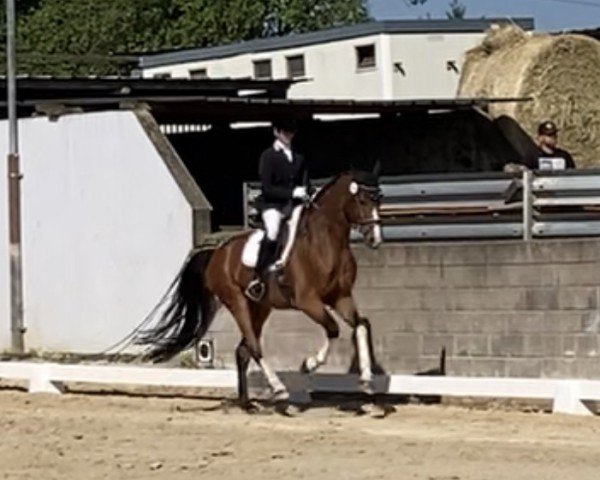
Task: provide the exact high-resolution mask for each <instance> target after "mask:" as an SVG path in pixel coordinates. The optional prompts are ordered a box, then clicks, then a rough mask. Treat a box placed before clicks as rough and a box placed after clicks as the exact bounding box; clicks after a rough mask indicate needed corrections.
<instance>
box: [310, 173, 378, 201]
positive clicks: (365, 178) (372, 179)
mask: <svg viewBox="0 0 600 480" xmlns="http://www.w3.org/2000/svg"><path fill="white" fill-rule="evenodd" d="M344 175H351V176H352V179H353V180H354V181H355V182H357V183H359V184H360V185H364V186H374V187H376V186H377V184H378V181H377V176H376V175H374V174H373V173H371V172H362V171H359V170H347V171H345V172H342V173H338V174H337V175H335V176H334V177H333V178H330V179H329V180H327V182H325V184H324V185H323V186H322V187H321V189H320V190H319V192H318V193H317V194H316V195H315V198H314V199H313V201H314V202H316V201H318V200H320V199H321V197H323V195H325V193H327V191H328V190H329V188H330V187H331V186H332V185H333V184H335V183H336V182H337V181H338V180H339V178H340V177H342V176H344Z"/></svg>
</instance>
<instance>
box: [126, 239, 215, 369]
mask: <svg viewBox="0 0 600 480" xmlns="http://www.w3.org/2000/svg"><path fill="white" fill-rule="evenodd" d="M213 253H214V249H203V250H200V251H198V252H196V253H194V254H192V255H191V256H190V257H189V259H188V260H187V261H186V263H185V265H184V267H183V269H182V270H181V273H180V274H179V278H178V279H176V285H175V290H174V292H173V294H172V296H171V298H170V299H169V301H168V305H167V307H166V309H165V310H164V311H163V312H162V313H161V315H160V318H159V320H158V322H157V323H156V325H155V326H154V327H152V328H150V329H148V330H144V331H142V332H140V333H139V334H138V335H137V337H136V339H135V343H137V344H139V345H149V346H150V349H149V350H148V352H146V354H145V357H146V358H147V359H148V360H152V361H155V362H161V361H165V360H169V359H170V358H172V357H173V356H175V355H176V354H178V353H179V352H181V351H182V350H185V349H186V348H188V347H190V346H191V345H192V344H193V342H194V341H195V340H199V339H200V338H202V337H203V336H204V334H205V333H206V331H207V330H208V328H209V327H210V324H211V323H212V320H213V318H214V316H215V313H216V311H217V307H218V302H217V299H216V297H215V296H214V295H213V294H212V292H210V291H209V290H208V289H207V287H206V279H205V271H206V267H207V266H208V262H209V261H210V259H211V257H212V254H213Z"/></svg>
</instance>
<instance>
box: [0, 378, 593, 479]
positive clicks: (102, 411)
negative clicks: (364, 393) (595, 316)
mask: <svg viewBox="0 0 600 480" xmlns="http://www.w3.org/2000/svg"><path fill="white" fill-rule="evenodd" d="M0 412H1V413H0V432H1V436H0V478H2V479H11V480H12V479H15V480H16V479H19V480H21V479H39V478H44V479H45V480H51V479H79V480H88V479H198V478H208V479H212V478H215V479H217V478H218V479H222V480H225V479H238V478H239V479H242V478H243V479H263V480H270V479H278V480H279V479H282V478H286V479H297V478H298V479H300V478H308V479H311V480H317V479H336V480H337V479H344V480H345V479H349V480H350V479H357V480H358V479H361V480H364V479H379V478H381V479H383V478H385V479H423V480H476V479H477V480H484V479H485V480H509V479H510V480H518V479H527V480H530V479H534V478H540V479H577V480H586V479H590V480H592V479H593V480H597V479H598V478H600V418H599V417H571V416H561V415H550V414H546V413H524V412H519V411H506V409H492V410H489V409H488V410H481V409H475V408H465V407H457V406H448V405H435V406H422V405H421V406H417V405H399V406H395V411H394V412H393V413H391V414H390V415H388V416H387V417H386V418H383V419H376V418H371V417H369V416H357V415H356V414H355V412H352V411H346V410H344V409H340V408H339V405H338V406H337V407H336V406H335V405H329V406H325V407H315V408H311V409H309V410H307V411H304V412H302V413H299V414H298V415H296V416H295V417H293V418H286V417H283V416H281V415H279V414H277V413H274V412H273V411H271V410H266V411H265V412H263V413H262V414H258V415H248V414H245V413H243V412H241V411H240V410H238V409H237V408H223V407H222V405H221V402H220V400H219V398H218V397H215V398H202V399H195V398H188V397H181V396H176V397H172V396H171V397H164V396H163V397H158V396H139V395H137V396H135V395H134V396H127V395H114V394H107V393H95V394H91V395H90V394H87V395H84V394H72V393H71V394H65V395H59V396H53V395H44V394H37V395H31V394H27V393H25V392H22V391H18V390H15V389H14V388H6V387H2V386H0Z"/></svg>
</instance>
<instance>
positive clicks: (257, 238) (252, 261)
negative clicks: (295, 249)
mask: <svg viewBox="0 0 600 480" xmlns="http://www.w3.org/2000/svg"><path fill="white" fill-rule="evenodd" d="M303 208H304V207H303V206H302V205H299V206H297V207H296V208H294V210H293V212H292V216H291V217H290V219H289V220H288V221H287V224H288V232H289V235H288V238H287V242H286V244H285V248H284V249H283V251H282V253H281V256H280V257H279V259H278V260H277V261H276V262H275V265H277V266H278V267H282V266H283V265H285V263H286V262H287V259H288V257H289V256H290V253H291V251H292V246H293V245H294V240H295V238H296V231H297V230H298V223H299V221H300V217H301V216H302V209H303ZM264 236H265V232H264V230H255V231H254V232H252V233H251V234H250V236H249V237H248V240H246V244H245V245H244V249H243V250H242V264H243V265H245V266H246V267H248V268H254V267H256V263H257V262H258V251H259V249H260V242H261V241H262V239H263V237H264Z"/></svg>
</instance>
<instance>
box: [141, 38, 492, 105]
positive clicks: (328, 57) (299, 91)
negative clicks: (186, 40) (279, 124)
mask: <svg viewBox="0 0 600 480" xmlns="http://www.w3.org/2000/svg"><path fill="white" fill-rule="evenodd" d="M483 36H484V33H481V32H475V33H445V34H442V33H439V34H438V33H415V34H406V33H403V34H380V35H371V36H364V37H359V38H354V39H350V40H343V41H334V42H329V43H322V44H319V45H310V46H305V47H298V48H290V49H285V50H277V51H271V52H261V53H257V54H240V55H237V56H233V57H227V58H217V59H214V60H204V61H200V62H189V63H184V64H178V65H165V66H161V67H154V68H148V69H145V70H144V71H143V76H144V77H153V76H154V75H156V74H161V73H170V74H171V76H172V77H179V78H186V77H189V73H190V71H191V70H196V69H206V71H207V74H208V76H209V77H211V78H224V77H230V78H250V77H252V76H253V74H254V71H253V63H252V62H253V61H255V60H263V59H271V61H272V75H273V79H275V80H278V79H285V78H287V63H286V57H288V56H293V55H299V54H304V57H305V70H306V77H307V79H308V80H309V81H307V82H302V83H298V84H295V85H292V87H291V88H290V91H289V95H288V96H289V98H316V99H319V98H321V99H379V100H392V99H414V98H452V97H454V96H455V95H456V91H457V88H458V80H459V77H460V73H459V72H460V69H461V68H462V64H463V61H464V54H465V52H466V51H467V50H468V49H470V48H472V47H474V46H475V45H477V44H478V43H479V42H480V41H481V40H482V39H483ZM367 44H374V45H375V50H376V57H377V66H376V67H375V68H373V69H369V70H362V71H361V70H357V68H356V52H355V47H356V46H359V45H367ZM448 60H453V61H455V62H456V65H457V67H458V68H459V72H455V71H452V70H447V68H446V62H447V61H448ZM397 62H401V64H402V68H403V69H404V71H405V72H406V74H405V75H402V74H401V73H400V72H399V71H397V70H395V68H394V64H395V63H397Z"/></svg>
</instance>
